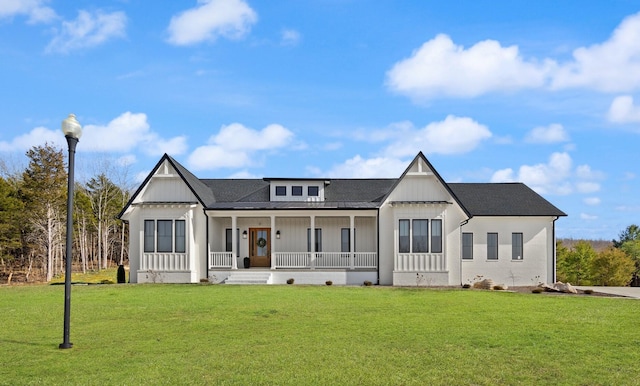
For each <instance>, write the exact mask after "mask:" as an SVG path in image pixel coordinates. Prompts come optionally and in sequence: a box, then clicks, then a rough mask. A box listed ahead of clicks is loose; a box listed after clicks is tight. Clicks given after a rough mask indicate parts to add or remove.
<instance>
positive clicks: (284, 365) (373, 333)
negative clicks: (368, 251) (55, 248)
mask: <svg viewBox="0 0 640 386" xmlns="http://www.w3.org/2000/svg"><path fill="white" fill-rule="evenodd" d="M71 299H72V300H71V302H72V311H71V341H72V342H73V343H74V348H72V349H70V350H59V349H58V344H59V343H61V342H62V333H63V331H62V330H63V329H62V327H63V306H64V286H44V285H43V286H9V287H7V286H4V287H0V327H1V329H0V384H2V385H4V384H6V385H20V384H43V385H58V384H59V385H62V384H82V385H103V384H117V385H124V384H126V385H142V384H145V385H147V384H225V385H226V384H228V385H248V384H253V385H255V384H278V385H285V384H295V385H299V384H302V385H310V384H313V385H316V384H319V385H334V384H352V385H356V384H358V385H359V384H373V385H424V384H447V385H448V384H477V385H496V384H580V385H589V384H608V385H614V384H615V385H621V384H638V383H639V382H640V378H639V377H638V374H639V370H638V363H639V362H640V331H639V330H638V326H639V322H638V321H639V320H640V302H639V301H637V300H629V299H620V298H602V297H598V298H596V297H588V296H548V295H544V294H540V295H534V294H521V293H520V294H518V293H506V292H489V291H477V290H433V289H431V290H430V289H409V288H380V287H339V286H331V287H328V286H297V285H292V286H226V285H204V284H200V285H198V284H196V285H168V284H158V285H90V286H74V287H73V290H72V297H71Z"/></svg>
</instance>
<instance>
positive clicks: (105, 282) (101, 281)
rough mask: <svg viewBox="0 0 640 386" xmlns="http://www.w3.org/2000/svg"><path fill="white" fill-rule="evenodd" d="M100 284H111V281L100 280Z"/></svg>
mask: <svg viewBox="0 0 640 386" xmlns="http://www.w3.org/2000/svg"><path fill="white" fill-rule="evenodd" d="M100 284H113V280H109V279H102V280H100Z"/></svg>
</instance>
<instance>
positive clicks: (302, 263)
mask: <svg viewBox="0 0 640 386" xmlns="http://www.w3.org/2000/svg"><path fill="white" fill-rule="evenodd" d="M312 256H314V257H315V258H313V257H312ZM272 258H273V259H274V261H273V264H272V267H273V268H298V269H313V268H320V269H322V268H345V269H350V268H353V269H363V268H369V269H374V268H376V267H377V253H376V252H354V253H353V258H352V257H351V253H349V252H316V253H314V254H312V253H311V252H275V253H273V255H272ZM232 259H233V257H232V255H231V252H211V253H210V255H209V267H210V268H231V263H232Z"/></svg>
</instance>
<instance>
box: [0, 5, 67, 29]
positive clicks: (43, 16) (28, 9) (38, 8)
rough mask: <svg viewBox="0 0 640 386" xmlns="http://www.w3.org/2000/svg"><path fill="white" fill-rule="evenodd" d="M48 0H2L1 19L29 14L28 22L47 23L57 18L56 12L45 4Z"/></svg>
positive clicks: (0, 7) (0, 6)
mask: <svg viewBox="0 0 640 386" xmlns="http://www.w3.org/2000/svg"><path fill="white" fill-rule="evenodd" d="M48 2H49V1H48V0H2V1H0V19H5V18H11V17H13V16H16V15H25V16H27V18H28V19H27V23H29V24H36V23H47V22H50V21H52V20H54V19H55V18H57V15H56V12H55V11H54V10H53V9H51V8H50V7H47V6H45V5H44V4H46V3H48Z"/></svg>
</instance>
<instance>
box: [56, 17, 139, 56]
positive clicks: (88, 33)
mask: <svg viewBox="0 0 640 386" xmlns="http://www.w3.org/2000/svg"><path fill="white" fill-rule="evenodd" d="M126 25H127V16H126V15H125V13H124V12H112V13H104V12H102V11H100V10H98V11H95V12H88V11H84V10H81V11H78V17H77V18H76V19H75V20H72V21H64V22H62V29H61V30H60V31H57V33H56V35H55V36H54V38H53V39H52V40H51V42H50V43H49V45H48V46H47V48H46V49H45V51H46V52H47V53H52V52H56V53H68V52H70V51H73V50H77V49H83V48H90V47H95V46H98V45H100V44H102V43H104V42H106V41H107V40H110V39H112V38H121V37H124V36H125V28H126Z"/></svg>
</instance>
